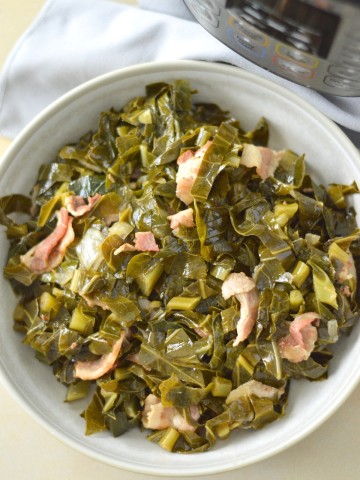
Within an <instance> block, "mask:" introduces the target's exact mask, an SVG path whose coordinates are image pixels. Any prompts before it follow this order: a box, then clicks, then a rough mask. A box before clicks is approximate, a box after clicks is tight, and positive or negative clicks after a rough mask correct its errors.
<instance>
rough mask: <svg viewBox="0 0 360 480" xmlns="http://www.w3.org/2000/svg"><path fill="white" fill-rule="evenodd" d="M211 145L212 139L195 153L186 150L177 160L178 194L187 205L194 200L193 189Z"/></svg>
mask: <svg viewBox="0 0 360 480" xmlns="http://www.w3.org/2000/svg"><path fill="white" fill-rule="evenodd" d="M210 145H211V142H210V141H209V142H206V144H205V145H204V146H203V147H201V148H199V149H198V150H196V152H195V153H194V152H193V151H192V150H186V151H185V152H184V153H183V154H182V155H180V157H179V158H178V160H177V164H178V165H179V168H178V171H177V173H176V196H177V197H178V198H180V200H181V201H183V202H184V203H186V205H189V204H190V203H191V202H192V201H193V200H194V197H193V196H192V194H191V189H192V187H193V185H194V182H195V180H196V177H197V174H198V173H199V169H200V165H201V162H202V159H203V157H204V154H205V152H206V150H207V149H208V148H209V146H210Z"/></svg>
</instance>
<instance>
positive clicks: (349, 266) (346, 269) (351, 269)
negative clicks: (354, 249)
mask: <svg viewBox="0 0 360 480" xmlns="http://www.w3.org/2000/svg"><path fill="white" fill-rule="evenodd" d="M347 254H348V258H347V261H346V262H345V263H343V264H341V265H340V266H339V267H338V266H336V267H335V272H336V278H337V280H338V282H339V283H341V284H342V285H341V291H342V292H343V294H344V295H345V296H346V297H351V294H352V292H351V288H350V286H349V285H344V283H345V282H347V281H350V282H351V284H352V285H353V288H354V286H356V283H357V272H356V267H355V261H354V257H353V255H352V253H351V252H350V251H348V252H347ZM355 290H356V287H355Z"/></svg>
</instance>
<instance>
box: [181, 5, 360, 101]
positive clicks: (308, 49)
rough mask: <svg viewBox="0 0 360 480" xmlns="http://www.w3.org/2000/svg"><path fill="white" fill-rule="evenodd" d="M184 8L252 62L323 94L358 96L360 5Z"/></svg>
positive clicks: (196, 6)
mask: <svg viewBox="0 0 360 480" xmlns="http://www.w3.org/2000/svg"><path fill="white" fill-rule="evenodd" d="M184 3H185V4H186V6H187V7H188V9H189V10H190V12H191V13H192V14H193V16H194V17H195V19H196V20H197V21H198V22H199V23H200V24H201V25H202V26H203V27H204V28H205V29H206V30H208V31H209V33H211V34H212V35H214V36H215V37H216V38H218V39H219V40H220V41H222V42H223V43H224V44H226V45H227V46H228V47H230V48H231V49H233V50H234V51H236V52H237V53H239V54H240V55H241V56H243V57H245V58H246V59H248V60H250V61H252V62H253V63H255V64H257V65H259V66H261V67H263V68H265V69H267V70H269V71H271V72H273V73H274V74H276V75H279V76H281V77H283V78H286V79H288V80H291V81H293V82H295V83H298V84H300V85H303V86H306V87H309V88H312V89H315V90H317V91H319V92H321V93H325V94H331V95H338V96H346V97H358V96H360V2H357V1H350V0H349V1H340V0H184Z"/></svg>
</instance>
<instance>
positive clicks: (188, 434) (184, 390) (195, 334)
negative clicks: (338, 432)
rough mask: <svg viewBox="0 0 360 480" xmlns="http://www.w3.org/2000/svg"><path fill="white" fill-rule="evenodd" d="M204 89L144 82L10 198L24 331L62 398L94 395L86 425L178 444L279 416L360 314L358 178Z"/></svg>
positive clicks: (10, 265)
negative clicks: (310, 160)
mask: <svg viewBox="0 0 360 480" xmlns="http://www.w3.org/2000/svg"><path fill="white" fill-rule="evenodd" d="M193 93H194V92H193V91H192V90H191V87H190V85H189V84H188V83H187V82H186V81H183V80H178V81H175V82H174V83H172V84H166V83H157V84H153V85H149V86H148V87H147V89H146V94H145V95H144V96H143V97H137V98H134V99H132V100H131V101H129V102H128V103H127V104H126V105H125V106H124V107H123V108H122V109H121V110H119V111H117V110H115V109H111V110H109V111H107V112H104V113H102V114H101V116H100V119H99V125H98V130H97V131H95V132H89V133H87V134H85V135H84V136H83V137H82V138H81V139H80V140H79V141H78V142H77V143H76V144H71V145H66V146H64V147H63V148H62V149H61V150H60V151H59V152H58V154H57V156H56V157H55V158H54V159H53V160H52V159H49V160H52V162H51V163H48V164H46V165H43V166H42V167H41V169H40V172H39V175H38V179H37V182H36V184H35V186H34V188H33V189H32V192H31V197H26V196H24V195H20V194H16V195H15V194H14V195H9V196H7V197H3V198H1V199H0V223H1V224H2V225H4V226H5V227H6V234H7V237H8V240H9V243H10V249H9V254H8V260H7V264H6V266H5V268H4V275H5V276H6V278H7V279H9V281H10V282H11V285H12V287H13V289H14V292H15V293H16V294H18V295H19V298H20V300H19V303H18V305H17V307H16V309H15V312H14V326H15V330H16V331H19V332H23V334H24V343H25V344H27V345H30V347H31V348H33V349H34V350H35V352H36V356H37V358H38V359H39V360H40V361H43V362H45V363H47V364H48V365H50V366H51V367H52V369H53V372H54V375H55V376H56V378H57V379H58V381H60V382H61V383H63V384H64V385H66V386H67V393H66V396H65V400H66V401H67V402H71V401H75V400H77V399H80V398H84V397H85V396H91V400H90V403H89V405H88V407H87V408H86V410H85V411H84V412H83V413H82V415H83V417H84V418H85V421H86V434H87V435H90V434H94V433H96V432H99V431H102V430H106V429H107V430H109V431H110V432H111V433H112V434H113V435H114V436H115V437H117V436H119V435H122V434H124V433H125V432H126V431H127V430H129V429H130V428H134V427H137V426H140V427H142V428H146V429H151V430H152V433H150V435H149V436H148V438H149V439H150V440H151V441H153V442H156V443H158V444H159V445H160V446H161V447H163V448H164V449H166V450H168V451H175V452H202V451H205V450H207V449H208V448H209V447H211V446H212V445H213V444H214V443H215V442H216V440H217V439H218V438H221V439H223V438H226V437H227V436H228V435H229V434H230V433H231V431H232V430H234V429H239V428H240V429H249V428H253V429H259V428H262V427H263V426H265V425H266V424H267V423H269V422H272V421H274V420H276V419H278V418H279V417H281V416H282V415H283V414H284V411H285V408H286V404H287V399H288V394H289V386H290V383H291V381H294V380H295V379H308V380H323V379H325V378H326V377H327V375H328V365H329V361H330V359H331V358H332V356H333V349H332V345H333V344H335V343H336V342H337V341H338V339H339V338H340V336H341V335H343V334H346V335H347V334H349V333H350V331H351V329H352V326H353V325H354V324H355V322H357V321H358V318H359V306H358V304H359V303H358V302H359V295H358V288H357V275H356V263H357V261H358V258H359V255H360V242H359V230H358V228H357V225H356V221H355V211H354V209H353V207H351V206H350V205H349V204H348V202H347V196H348V195H351V194H354V193H358V188H357V186H356V184H355V183H354V184H352V185H348V186H343V185H334V184H333V185H329V186H327V187H324V186H322V185H319V184H317V183H316V182H315V181H314V179H313V178H312V177H310V175H309V174H308V173H307V171H306V165H305V159H304V156H303V155H300V156H299V155H297V154H296V153H294V152H292V151H290V150H287V151H273V150H271V149H270V148H267V146H266V145H267V142H268V137H269V129H268V124H267V122H266V120H265V119H263V118H262V119H260V120H259V123H258V124H257V125H256V126H255V127H254V128H253V129H252V130H251V131H246V130H244V129H243V127H242V126H241V124H240V122H239V120H236V119H234V118H232V117H231V116H230V115H229V114H228V113H227V112H224V111H222V110H221V108H219V107H218V106H216V105H214V104H206V103H194V102H193V99H192V95H193ZM17 213H21V214H22V216H23V215H24V214H25V215H27V216H28V220H27V221H25V222H20V221H17V219H16V216H14V215H13V214H17ZM92 386H93V388H91V387H92Z"/></svg>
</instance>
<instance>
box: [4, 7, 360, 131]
mask: <svg viewBox="0 0 360 480" xmlns="http://www.w3.org/2000/svg"><path fill="white" fill-rule="evenodd" d="M139 6H140V8H137V7H130V6H127V5H122V4H119V3H116V2H113V1H109V0H76V1H74V0H48V1H47V2H46V4H45V6H44V8H43V9H42V11H41V12H40V13H39V15H38V17H37V18H36V19H35V21H34V22H33V24H32V25H31V27H30V28H29V29H28V30H27V31H26V32H25V34H24V35H23V36H22V38H21V39H20V40H19V41H18V43H17V44H16V46H15V47H14V49H13V51H12V52H11V54H10V56H9V58H8V59H7V62H6V64H5V66H4V69H3V71H2V73H1V76H0V134H1V135H4V136H7V137H9V138H13V137H15V136H16V135H17V134H18V133H19V132H20V130H21V129H22V128H23V127H24V126H25V125H26V124H27V123H28V122H29V121H30V120H31V119H32V118H33V117H34V116H35V115H36V114H37V113H39V112H40V111H41V110H42V109H43V108H44V107H46V106H47V105H49V104H50V103H51V102H52V101H53V100H55V99H57V98H58V97H59V96H61V95H62V94H63V93H65V92H67V91H68V90H70V89H71V88H73V87H75V86H77V85H79V84H81V83H82V82H84V81H86V80H89V79H91V78H93V77H96V76H97V75H100V74H102V73H106V72H109V71H111V70H114V69H117V68H121V67H126V66H129V65H134V64H139V63H144V62H150V61H160V60H161V61H164V60H175V59H190V60H191V59H192V60H207V61H215V62H217V61H221V62H227V63H230V64H233V65H237V66H239V67H241V68H244V69H246V70H249V71H252V72H254V73H257V74H258V75H261V76H263V77H267V78H269V79H271V80H273V81H275V82H276V83H278V84H282V85H284V86H286V87H287V88H289V89H291V90H293V91H295V92H296V93H297V94H298V95H300V96H301V97H303V98H304V99H305V100H307V101H308V102H309V103H311V104H312V105H313V106H315V107H316V108H318V109H319V110H320V111H322V112H323V113H324V114H325V115H327V116H329V117H330V118H332V119H333V120H335V121H336V122H337V123H338V124H340V125H341V126H344V127H346V128H348V129H350V130H352V131H353V132H355V133H356V135H357V132H360V98H355V99H354V98H351V99H349V98H341V97H331V96H325V95H321V94H319V93H316V92H314V91H311V90H309V89H307V88H304V87H301V86H298V85H295V84H294V83H292V82H289V81H287V80H284V79H281V78H279V77H276V76H275V75H273V74H271V73H270V72H267V71H265V70H263V69H261V68H260V67H258V66H256V65H254V64H253V63H251V62H249V61H247V60H246V59H244V58H242V57H241V56H240V55H238V54H236V53H235V52H233V51H232V50H231V49H230V48H228V47H226V46H225V45H223V44H222V43H221V42H219V41H218V40H216V39H215V38H214V37H212V35H210V34H209V33H208V32H207V31H206V30H205V29H203V27H201V26H200V25H199V24H198V23H197V22H195V21H193V20H192V19H191V15H190V14H189V12H188V11H187V9H186V7H185V6H184V4H183V2H182V0H139Z"/></svg>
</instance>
